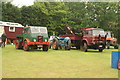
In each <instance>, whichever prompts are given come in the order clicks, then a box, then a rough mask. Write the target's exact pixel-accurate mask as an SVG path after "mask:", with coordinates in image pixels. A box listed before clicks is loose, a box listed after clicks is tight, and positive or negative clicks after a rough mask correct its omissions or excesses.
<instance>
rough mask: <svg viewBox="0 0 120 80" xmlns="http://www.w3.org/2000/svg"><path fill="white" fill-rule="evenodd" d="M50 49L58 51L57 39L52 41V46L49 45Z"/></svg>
mask: <svg viewBox="0 0 120 80" xmlns="http://www.w3.org/2000/svg"><path fill="white" fill-rule="evenodd" d="M51 47H52V49H54V50H58V47H59V43H58V39H56V38H55V39H53V41H52V44H51Z"/></svg>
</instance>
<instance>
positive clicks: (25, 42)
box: [14, 26, 49, 51]
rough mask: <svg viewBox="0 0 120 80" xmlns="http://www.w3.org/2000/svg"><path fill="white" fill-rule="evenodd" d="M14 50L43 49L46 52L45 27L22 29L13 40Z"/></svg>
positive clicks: (47, 43)
mask: <svg viewBox="0 0 120 80" xmlns="http://www.w3.org/2000/svg"><path fill="white" fill-rule="evenodd" d="M14 43H15V47H16V49H23V50H25V51H28V50H29V49H38V48H39V49H41V48H42V49H43V51H48V46H49V42H48V31H47V28H46V27H40V26H29V27H25V28H24V29H23V32H22V34H19V35H17V36H16V40H15V42H14Z"/></svg>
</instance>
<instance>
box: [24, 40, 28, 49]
mask: <svg viewBox="0 0 120 80" xmlns="http://www.w3.org/2000/svg"><path fill="white" fill-rule="evenodd" d="M23 50H24V51H29V46H28V44H27V41H24V45H23Z"/></svg>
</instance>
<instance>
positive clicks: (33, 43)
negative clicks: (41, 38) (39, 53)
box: [28, 42, 50, 45]
mask: <svg viewBox="0 0 120 80" xmlns="http://www.w3.org/2000/svg"><path fill="white" fill-rule="evenodd" d="M49 44H50V43H49V42H29V43H28V45H49Z"/></svg>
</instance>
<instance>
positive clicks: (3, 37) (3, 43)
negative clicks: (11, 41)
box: [1, 32, 7, 47]
mask: <svg viewBox="0 0 120 80" xmlns="http://www.w3.org/2000/svg"><path fill="white" fill-rule="evenodd" d="M1 38H2V46H3V47H5V41H6V38H7V35H6V34H5V32H4V33H3V34H2V36H1Z"/></svg>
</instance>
